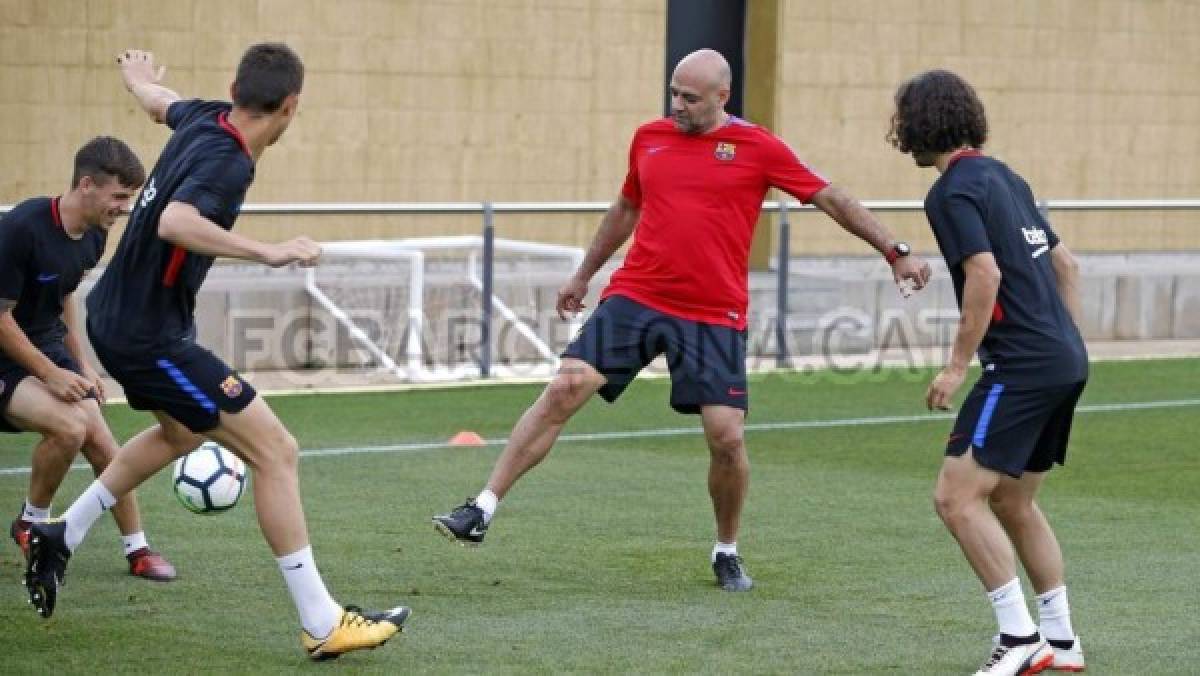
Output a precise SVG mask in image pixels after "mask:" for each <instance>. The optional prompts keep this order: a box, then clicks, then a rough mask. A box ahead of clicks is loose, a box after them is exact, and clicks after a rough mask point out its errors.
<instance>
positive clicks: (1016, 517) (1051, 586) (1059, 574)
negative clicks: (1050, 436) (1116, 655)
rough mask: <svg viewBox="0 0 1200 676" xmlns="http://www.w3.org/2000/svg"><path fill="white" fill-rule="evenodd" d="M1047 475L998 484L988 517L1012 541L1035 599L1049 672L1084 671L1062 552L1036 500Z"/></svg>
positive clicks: (1025, 476)
mask: <svg viewBox="0 0 1200 676" xmlns="http://www.w3.org/2000/svg"><path fill="white" fill-rule="evenodd" d="M1046 474H1047V473H1046V472H1025V473H1024V474H1022V475H1021V478H1020V479H1013V478H1011V477H1004V478H1003V479H1001V480H1000V484H999V485H998V486H997V487H996V490H995V491H994V492H993V493H992V500H991V503H992V511H993V512H995V514H996V517H997V518H998V519H999V520H1000V523H1001V525H1003V526H1004V530H1005V531H1007V532H1008V536H1009V537H1010V538H1012V542H1013V545H1014V546H1016V548H1017V554H1018V555H1019V556H1020V557H1021V564H1022V565H1023V566H1024V568H1025V572H1026V573H1027V574H1028V575H1029V581H1030V583H1031V584H1032V585H1033V590H1034V593H1036V594H1037V604H1036V605H1037V609H1038V627H1039V629H1040V631H1041V633H1042V635H1043V636H1044V637H1045V638H1046V640H1047V641H1048V642H1049V643H1050V645H1051V646H1052V647H1053V648H1054V663H1053V668H1055V669H1061V670H1066V671H1082V670H1083V669H1084V668H1085V663H1084V657H1083V647H1082V645H1081V644H1080V642H1079V637H1078V636H1077V635H1076V634H1075V629H1074V628H1073V627H1072V625H1071V607H1070V604H1069V603H1068V601H1067V587H1066V584H1065V582H1064V573H1063V568H1064V566H1063V555H1062V548H1061V547H1059V544H1058V538H1056V537H1055V536H1054V530H1053V529H1051V528H1050V523H1049V522H1048V521H1047V520H1046V515H1045V514H1043V513H1042V510H1041V508H1040V507H1038V504H1037V500H1036V497H1037V492H1038V489H1039V488H1041V486H1042V483H1043V482H1044V481H1045V480H1046Z"/></svg>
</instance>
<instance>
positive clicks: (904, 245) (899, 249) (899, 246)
mask: <svg viewBox="0 0 1200 676" xmlns="http://www.w3.org/2000/svg"><path fill="white" fill-rule="evenodd" d="M895 248H896V254H897V255H899V256H907V255H908V254H910V253H912V247H910V246H908V242H896V244H895Z"/></svg>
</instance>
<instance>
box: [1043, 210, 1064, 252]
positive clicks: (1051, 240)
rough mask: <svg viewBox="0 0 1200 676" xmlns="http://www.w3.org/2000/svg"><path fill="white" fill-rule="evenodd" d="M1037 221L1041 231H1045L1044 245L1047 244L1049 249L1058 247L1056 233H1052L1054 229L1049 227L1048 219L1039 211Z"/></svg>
mask: <svg viewBox="0 0 1200 676" xmlns="http://www.w3.org/2000/svg"><path fill="white" fill-rule="evenodd" d="M1038 220H1039V221H1041V224H1042V230H1045V231H1046V244H1049V245H1050V248H1051V249H1053V248H1054V247H1056V246H1058V243H1059V239H1058V233H1056V232H1054V228H1052V227H1050V219H1048V218H1046V216H1045V215H1043V214H1042V212H1041V211H1039V212H1038Z"/></svg>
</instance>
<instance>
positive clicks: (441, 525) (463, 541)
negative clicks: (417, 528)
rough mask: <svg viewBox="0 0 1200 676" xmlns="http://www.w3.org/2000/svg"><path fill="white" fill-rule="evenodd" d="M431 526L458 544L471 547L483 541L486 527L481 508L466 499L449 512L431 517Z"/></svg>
mask: <svg viewBox="0 0 1200 676" xmlns="http://www.w3.org/2000/svg"><path fill="white" fill-rule="evenodd" d="M433 527H434V528H436V529H437V531H438V532H439V533H441V534H442V535H445V536H446V537H448V538H450V539H451V540H454V541H455V542H457V543H459V544H460V545H463V546H472V547H474V546H476V545H478V544H480V543H481V542H483V536H484V535H486V534H487V529H488V525H487V521H485V520H484V518H483V510H482V509H480V508H479V506H478V505H476V504H475V501H474V500H468V501H466V502H464V503H463V504H461V505H459V506H458V507H455V508H454V510H453V511H451V512H450V513H449V514H438V515H437V516H435V517H433Z"/></svg>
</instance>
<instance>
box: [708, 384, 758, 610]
mask: <svg viewBox="0 0 1200 676" xmlns="http://www.w3.org/2000/svg"><path fill="white" fill-rule="evenodd" d="M701 419H702V420H703V422H704V438H705V441H707V442H708V450H709V455H710V458H709V466H708V494H709V496H711V497H712V503H713V514H714V515H715V516H716V521H717V545H716V547H714V548H713V554H712V564H713V572H714V573H716V576H717V584H719V585H720V586H721V588H723V589H725V590H727V591H748V590H749V589H750V588H751V587H752V586H753V581H752V580H751V579H750V576H749V575H747V574H746V572H745V570H744V569H743V567H742V560H741V557H740V556H738V553H737V535H738V527H739V525H740V522H741V517H742V506H743V505H744V504H745V502H746V492H747V490H748V488H749V485H750V459H749V457H748V455H747V453H746V439H745V427H746V412H745V411H742V410H741V409H737V408H733V407H731V406H705V407H704V408H703V409H702V410H701Z"/></svg>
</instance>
